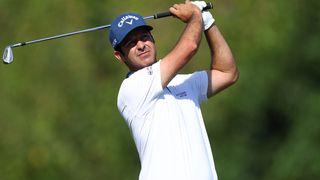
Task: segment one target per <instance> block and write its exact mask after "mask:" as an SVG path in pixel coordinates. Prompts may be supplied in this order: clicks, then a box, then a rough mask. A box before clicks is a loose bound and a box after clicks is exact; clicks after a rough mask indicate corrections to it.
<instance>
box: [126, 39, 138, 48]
mask: <svg viewBox="0 0 320 180" xmlns="http://www.w3.org/2000/svg"><path fill="white" fill-rule="evenodd" d="M135 45H136V41H135V40H130V41H128V42H127V43H126V44H125V45H124V47H125V48H131V47H133V46H135Z"/></svg>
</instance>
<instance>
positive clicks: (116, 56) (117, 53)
mask: <svg viewBox="0 0 320 180" xmlns="http://www.w3.org/2000/svg"><path fill="white" fill-rule="evenodd" d="M113 55H114V57H115V58H116V59H118V60H119V61H120V62H123V63H125V58H124V57H123V55H122V53H121V52H120V51H114V52H113Z"/></svg>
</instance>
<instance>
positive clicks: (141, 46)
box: [137, 40, 146, 51]
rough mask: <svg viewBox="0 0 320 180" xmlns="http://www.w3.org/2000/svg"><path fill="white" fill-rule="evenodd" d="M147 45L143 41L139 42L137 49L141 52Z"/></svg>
mask: <svg viewBox="0 0 320 180" xmlns="http://www.w3.org/2000/svg"><path fill="white" fill-rule="evenodd" d="M145 47H146V46H145V44H144V42H143V41H141V40H138V42H137V48H138V50H139V51H143V50H144V49H145Z"/></svg>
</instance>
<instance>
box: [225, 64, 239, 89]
mask: <svg viewBox="0 0 320 180" xmlns="http://www.w3.org/2000/svg"><path fill="white" fill-rule="evenodd" d="M238 79H239V70H238V68H236V67H235V68H234V70H232V71H231V72H230V76H229V83H228V84H229V85H232V84H234V83H236V82H237V81H238Z"/></svg>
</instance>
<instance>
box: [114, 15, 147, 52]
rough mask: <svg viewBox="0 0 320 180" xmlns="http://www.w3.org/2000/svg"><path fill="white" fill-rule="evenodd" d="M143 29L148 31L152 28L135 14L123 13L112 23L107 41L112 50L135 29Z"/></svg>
mask: <svg viewBox="0 0 320 180" xmlns="http://www.w3.org/2000/svg"><path fill="white" fill-rule="evenodd" d="M137 27H145V28H146V29H148V30H152V29H153V28H152V27H151V26H149V25H147V24H146V23H145V21H144V20H143V17H142V16H141V15H139V14H136V13H124V14H122V15H120V16H118V17H117V18H116V19H115V20H114V21H113V22H112V23H111V28H110V32H109V41H110V43H111V45H112V47H113V48H114V49H116V47H117V46H118V45H119V44H120V43H121V42H122V41H123V39H124V38H125V37H126V36H127V35H128V34H129V33H130V32H131V31H132V30H134V29H135V28H137Z"/></svg>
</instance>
